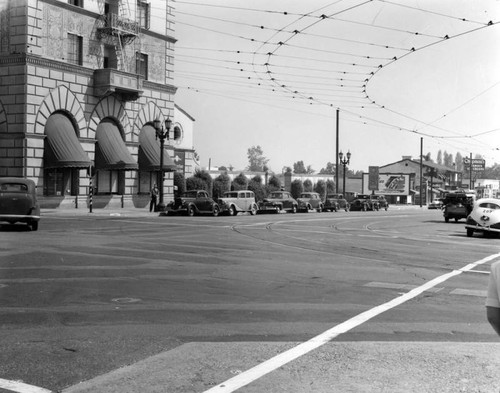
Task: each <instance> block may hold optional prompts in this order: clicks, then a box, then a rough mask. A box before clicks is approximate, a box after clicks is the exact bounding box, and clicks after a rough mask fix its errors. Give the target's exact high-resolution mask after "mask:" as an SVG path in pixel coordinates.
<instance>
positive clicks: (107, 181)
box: [96, 170, 125, 195]
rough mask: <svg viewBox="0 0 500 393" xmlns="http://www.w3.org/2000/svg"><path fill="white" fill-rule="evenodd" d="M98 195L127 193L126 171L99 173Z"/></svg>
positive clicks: (102, 171)
mask: <svg viewBox="0 0 500 393" xmlns="http://www.w3.org/2000/svg"><path fill="white" fill-rule="evenodd" d="M96 193H97V194H118V195H123V194H124V193H125V172H124V171H106V170H99V171H97V191H96Z"/></svg>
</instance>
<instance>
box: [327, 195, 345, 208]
mask: <svg viewBox="0 0 500 393" xmlns="http://www.w3.org/2000/svg"><path fill="white" fill-rule="evenodd" d="M340 209H343V210H345V211H346V212H348V211H349V209H350V203H349V202H347V199H345V198H344V195H343V194H327V196H326V198H325V210H326V211H331V212H336V211H338V210H340Z"/></svg>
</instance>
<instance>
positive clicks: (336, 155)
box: [335, 108, 345, 197]
mask: <svg viewBox="0 0 500 393" xmlns="http://www.w3.org/2000/svg"><path fill="white" fill-rule="evenodd" d="M335 144H336V146H335V193H336V194H338V193H339V109H338V108H337V137H336V143H335ZM344 197H345V195H344Z"/></svg>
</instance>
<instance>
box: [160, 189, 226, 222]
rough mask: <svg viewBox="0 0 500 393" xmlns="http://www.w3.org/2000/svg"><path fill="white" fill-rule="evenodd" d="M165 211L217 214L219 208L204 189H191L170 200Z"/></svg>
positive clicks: (172, 212) (190, 214)
mask: <svg viewBox="0 0 500 393" xmlns="http://www.w3.org/2000/svg"><path fill="white" fill-rule="evenodd" d="M166 211H167V214H187V215H188V216H194V215H195V214H211V215H213V216H217V215H218V214H219V212H220V208H219V205H218V204H217V203H216V202H215V201H214V200H213V199H212V198H211V197H210V196H209V195H208V192H206V191H205V190H191V191H187V192H185V193H184V194H182V196H180V197H176V198H175V199H174V200H173V201H172V202H170V203H169V204H168V205H167V207H166Z"/></svg>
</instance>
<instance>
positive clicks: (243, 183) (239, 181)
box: [231, 173, 248, 191]
mask: <svg viewBox="0 0 500 393" xmlns="http://www.w3.org/2000/svg"><path fill="white" fill-rule="evenodd" d="M247 187H248V179H247V178H246V176H245V175H244V174H243V173H240V174H239V175H238V176H236V177H235V178H234V180H233V183H232V184H231V189H232V190H234V191H238V190H246V189H247Z"/></svg>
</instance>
